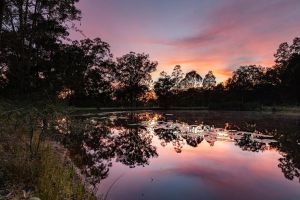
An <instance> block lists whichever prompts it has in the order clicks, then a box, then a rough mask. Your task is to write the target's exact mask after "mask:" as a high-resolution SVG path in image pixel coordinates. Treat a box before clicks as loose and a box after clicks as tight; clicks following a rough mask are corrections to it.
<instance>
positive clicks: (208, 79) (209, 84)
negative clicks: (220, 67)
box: [203, 71, 217, 90]
mask: <svg viewBox="0 0 300 200" xmlns="http://www.w3.org/2000/svg"><path fill="white" fill-rule="evenodd" d="M216 83H217V82H216V77H215V76H214V74H213V72H212V71H209V72H208V73H207V74H206V75H205V77H204V79H203V89H205V90H211V89H213V88H214V87H215V85H216Z"/></svg>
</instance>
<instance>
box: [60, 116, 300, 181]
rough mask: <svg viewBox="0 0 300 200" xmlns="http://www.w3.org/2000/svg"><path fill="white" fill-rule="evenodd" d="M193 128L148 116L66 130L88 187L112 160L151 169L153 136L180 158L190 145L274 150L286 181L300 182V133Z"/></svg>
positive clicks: (72, 123)
mask: <svg viewBox="0 0 300 200" xmlns="http://www.w3.org/2000/svg"><path fill="white" fill-rule="evenodd" d="M188 126H190V125H189V124H188V123H186V122H184V121H180V122H178V121H175V120H170V119H166V118H165V116H164V115H163V114H157V113H149V112H142V113H121V114H110V115H105V116H94V117H88V118H83V117H79V118H78V117H77V118H76V117H73V118H71V119H69V120H68V126H67V128H66V126H64V128H65V129H64V131H65V133H66V134H65V135H64V139H63V144H64V145H65V146H66V147H67V148H68V149H69V150H70V155H71V158H72V159H73V161H74V163H75V164H76V165H77V166H78V167H79V168H80V169H81V170H82V172H83V174H84V175H85V176H86V178H87V180H88V181H89V183H91V184H94V185H95V184H96V183H99V182H100V181H101V180H102V179H105V178H106V177H107V176H108V175H109V168H110V167H111V166H112V164H113V161H116V162H120V163H122V164H124V165H127V166H129V167H130V168H134V167H136V166H146V165H149V163H150V159H151V158H154V157H157V156H158V153H157V149H156V146H154V144H153V142H152V140H153V137H156V138H157V139H158V140H159V141H160V144H161V146H163V147H165V146H166V145H168V144H171V145H172V146H173V147H174V150H175V152H177V153H181V152H182V151H183V148H184V146H185V145H188V146H190V147H193V148H196V147H198V146H199V145H200V144H201V142H203V141H206V142H207V143H209V144H210V145H211V146H213V145H214V144H215V142H217V141H225V142H232V143H234V144H235V145H236V146H238V147H240V148H241V149H242V150H243V151H251V152H260V151H267V150H270V149H275V150H277V151H279V152H280V154H281V155H282V158H280V159H279V164H278V167H279V168H280V169H281V170H282V172H283V174H284V176H285V177H286V178H287V179H289V180H293V179H294V178H298V179H299V180H300V170H299V169H300V145H299V141H300V138H299V137H300V136H299V133H294V134H289V133H285V134H280V133H279V132H278V131H269V132H268V131H266V130H265V129H262V130H264V131H258V130H257V129H258V127H257V126H256V124H255V123H245V125H244V126H243V125H242V124H234V123H224V128H221V129H220V128H212V129H210V130H209V131H202V132H198V133H192V132H191V131H190V130H188V129H186V127H188ZM193 126H195V125H193ZM262 128H263V127H262ZM241 130H243V131H241ZM245 131H247V132H245Z"/></svg>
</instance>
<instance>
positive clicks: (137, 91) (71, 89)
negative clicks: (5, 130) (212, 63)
mask: <svg viewBox="0 0 300 200" xmlns="http://www.w3.org/2000/svg"><path fill="white" fill-rule="evenodd" d="M78 1H79V0H68V1H58V0H2V1H1V2H0V94H1V96H3V97H5V98H10V99H20V98H22V99H24V98H25V99H29V100H32V99H38V100H41V99H48V100H49V99H50V100H58V99H60V100H61V99H64V100H65V101H67V102H68V103H70V104H71V105H77V106H101V107H103V106H120V105H121V106H123V105H127V106H141V105H146V104H147V105H158V106H209V107H213V108H217V107H224V106H225V107H239V106H240V105H246V104H247V103H250V104H251V103H255V104H258V105H274V104H276V105H277V104H298V103H299V101H300V90H299V86H300V84H299V78H298V77H299V75H300V74H299V73H300V66H299V65H300V38H298V37H296V38H295V39H294V41H293V43H292V44H291V45H289V44H288V43H282V44H280V45H279V48H278V50H277V52H276V53H275V55H274V56H275V65H274V66H273V67H269V68H264V67H261V66H256V65H249V66H241V67H239V68H237V70H236V71H234V72H233V75H232V77H231V78H229V79H228V80H227V81H226V82H225V83H219V84H218V85H216V84H217V83H216V77H215V76H214V74H213V72H212V71H209V72H208V73H207V74H206V75H205V76H203V77H202V76H201V75H200V74H198V73H197V72H196V71H194V70H192V71H190V72H188V73H186V74H184V73H183V72H182V70H181V67H180V66H179V65H176V66H175V67H174V70H173V72H172V74H171V75H168V74H167V73H165V72H162V73H161V75H160V77H159V78H158V80H157V81H155V82H153V81H152V77H151V73H152V72H154V71H155V70H156V67H157V65H158V63H157V62H155V61H151V60H150V58H149V55H147V54H144V53H135V52H130V53H128V54H126V55H123V56H121V57H120V58H117V59H114V58H113V55H112V53H111V52H110V46H109V44H108V43H106V42H104V41H103V40H101V39H100V38H95V39H84V40H81V41H72V40H71V39H70V38H69V37H68V35H69V31H70V30H71V29H73V30H77V28H76V27H75V25H74V21H77V20H80V18H81V15H80V14H81V13H80V10H79V9H78V8H77V7H76V3H77V2H78ZM77 31H79V30H77Z"/></svg>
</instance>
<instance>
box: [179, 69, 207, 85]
mask: <svg viewBox="0 0 300 200" xmlns="http://www.w3.org/2000/svg"><path fill="white" fill-rule="evenodd" d="M201 83H202V77H201V76H200V75H199V74H198V73H197V72H196V71H195V70H192V71H190V72H188V73H187V74H186V75H185V77H184V79H182V80H181V81H180V83H179V84H180V88H182V89H191V88H200V86H201Z"/></svg>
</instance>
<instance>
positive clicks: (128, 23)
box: [71, 0, 300, 81]
mask: <svg viewBox="0 0 300 200" xmlns="http://www.w3.org/2000/svg"><path fill="white" fill-rule="evenodd" d="M79 8H80V9H81V10H82V21H81V23H80V24H78V28H79V29H81V30H82V31H83V32H84V34H85V36H86V37H90V38H94V37H100V38H101V39H103V40H104V41H106V42H108V43H109V44H110V45H111V51H112V53H113V54H114V57H119V56H121V55H123V54H126V53H128V52H130V51H135V52H140V53H142V52H145V53H147V54H149V55H150V58H151V59H152V60H156V61H158V62H159V66H158V69H157V72H156V73H154V74H153V78H154V79H155V78H157V76H158V74H159V72H160V71H162V70H165V71H167V72H171V70H172V69H173V67H174V65H176V64H179V65H181V66H182V68H183V71H184V72H187V71H189V70H191V69H195V70H196V71H197V72H198V73H200V74H201V75H202V76H204V75H205V74H206V73H207V71H208V70H213V72H214V74H215V75H216V76H217V81H223V80H225V79H226V78H228V76H230V75H231V72H232V71H233V70H234V69H236V68H237V67H238V66H240V65H246V64H258V65H263V66H272V64H273V60H274V59H273V54H274V52H275V51H276V49H277V47H278V45H279V44H280V43H281V42H285V41H286V42H291V41H292V39H293V38H294V37H296V36H300V0H81V2H80V3H79ZM71 37H72V38H73V39H84V36H83V35H80V34H79V33H72V35H71Z"/></svg>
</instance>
